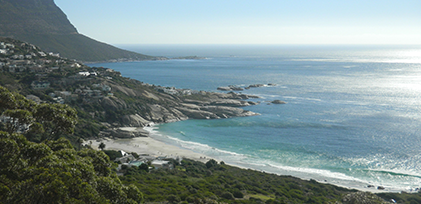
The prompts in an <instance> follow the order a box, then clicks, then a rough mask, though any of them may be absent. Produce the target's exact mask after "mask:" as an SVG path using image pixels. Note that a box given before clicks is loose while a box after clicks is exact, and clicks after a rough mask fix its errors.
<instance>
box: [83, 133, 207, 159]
mask: <svg viewBox="0 0 421 204" xmlns="http://www.w3.org/2000/svg"><path fill="white" fill-rule="evenodd" d="M101 142H103V143H104V144H105V149H106V150H123V151H125V152H129V153H130V152H136V153H137V154H139V155H149V156H155V157H169V158H177V157H180V158H187V159H192V160H196V161H202V162H207V161H208V160H209V159H211V158H209V157H207V156H206V155H203V154H199V153H196V152H193V151H190V150H187V149H182V148H179V147H176V146H173V145H168V144H165V143H163V142H161V141H158V140H155V139H153V138H150V137H136V138H132V139H110V138H101V139H96V140H88V141H86V142H84V144H85V145H90V146H91V147H92V148H93V149H98V146H99V144H100V143H101Z"/></svg>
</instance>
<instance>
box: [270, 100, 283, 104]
mask: <svg viewBox="0 0 421 204" xmlns="http://www.w3.org/2000/svg"><path fill="white" fill-rule="evenodd" d="M271 103H273V104H286V102H285V101H281V100H274V101H272V102H271Z"/></svg>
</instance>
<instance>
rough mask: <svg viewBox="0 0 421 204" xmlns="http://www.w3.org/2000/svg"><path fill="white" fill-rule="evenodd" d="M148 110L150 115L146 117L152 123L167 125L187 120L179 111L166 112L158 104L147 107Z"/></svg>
mask: <svg viewBox="0 0 421 204" xmlns="http://www.w3.org/2000/svg"><path fill="white" fill-rule="evenodd" d="M149 108H150V114H149V115H148V119H149V120H150V121H153V122H158V123H169V122H176V121H180V120H186V119H187V117H186V116H185V115H184V114H182V113H181V112H180V111H174V110H173V109H171V110H168V109H167V108H165V107H163V106H161V105H158V104H154V105H149Z"/></svg>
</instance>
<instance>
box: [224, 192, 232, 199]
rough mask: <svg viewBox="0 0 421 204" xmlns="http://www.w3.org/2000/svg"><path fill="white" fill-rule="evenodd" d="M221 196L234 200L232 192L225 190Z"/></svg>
mask: <svg viewBox="0 0 421 204" xmlns="http://www.w3.org/2000/svg"><path fill="white" fill-rule="evenodd" d="M221 198H224V199H227V200H233V199H234V195H232V193H230V192H225V193H223V194H222V195H221Z"/></svg>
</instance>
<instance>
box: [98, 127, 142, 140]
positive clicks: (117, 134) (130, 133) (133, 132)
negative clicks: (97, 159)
mask: <svg viewBox="0 0 421 204" xmlns="http://www.w3.org/2000/svg"><path fill="white" fill-rule="evenodd" d="M100 134H101V135H102V136H106V137H111V138H121V139H130V138H135V137H149V132H148V131H146V130H143V129H142V128H132V129H127V128H113V129H107V130H104V131H102V132H101V133H100Z"/></svg>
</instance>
